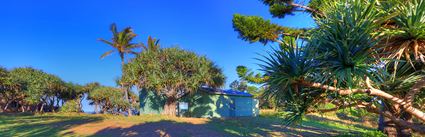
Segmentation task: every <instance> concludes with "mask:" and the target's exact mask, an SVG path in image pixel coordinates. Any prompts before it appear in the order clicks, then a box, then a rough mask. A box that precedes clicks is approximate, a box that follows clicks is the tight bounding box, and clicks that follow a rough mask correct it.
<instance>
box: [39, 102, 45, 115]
mask: <svg viewBox="0 0 425 137" xmlns="http://www.w3.org/2000/svg"><path fill="white" fill-rule="evenodd" d="M43 109H44V103H41V107H40V112H41V113H43Z"/></svg>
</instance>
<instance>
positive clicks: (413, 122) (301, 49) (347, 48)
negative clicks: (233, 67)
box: [234, 0, 425, 136]
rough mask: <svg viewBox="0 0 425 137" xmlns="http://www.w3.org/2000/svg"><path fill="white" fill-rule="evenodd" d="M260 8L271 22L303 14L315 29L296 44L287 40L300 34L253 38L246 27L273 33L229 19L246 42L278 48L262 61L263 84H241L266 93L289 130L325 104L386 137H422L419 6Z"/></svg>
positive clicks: (363, 3)
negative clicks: (371, 120) (353, 111)
mask: <svg viewBox="0 0 425 137" xmlns="http://www.w3.org/2000/svg"><path fill="white" fill-rule="evenodd" d="M264 2H265V4H267V5H269V6H270V11H271V12H272V14H277V15H282V16H277V15H275V17H279V18H282V17H284V16H283V15H287V14H288V13H292V12H295V11H298V10H300V9H305V10H306V11H307V12H311V13H313V14H312V16H313V17H314V19H315V21H316V23H317V27H316V28H312V29H309V30H306V31H302V33H303V34H302V35H301V36H300V37H301V39H297V40H290V39H289V40H288V37H287V36H292V35H291V34H294V35H298V34H297V32H301V30H298V31H294V30H289V29H288V30H287V31H285V30H284V28H285V27H280V26H279V27H269V28H280V29H279V31H276V29H268V27H262V28H259V30H255V29H254V30H252V29H251V28H253V27H249V26H251V25H252V24H258V23H259V22H263V23H264V22H266V23H268V24H269V25H268V26H277V25H276V24H271V23H270V22H268V21H265V20H261V18H259V17H251V16H240V15H236V16H235V18H234V27H235V30H236V31H238V32H239V33H240V36H241V37H242V38H244V39H245V40H248V41H250V42H256V41H260V42H263V43H265V44H266V42H278V43H279V48H275V50H273V51H272V52H271V53H269V55H266V56H264V57H263V59H262V61H263V65H261V68H262V69H261V70H262V71H263V72H264V77H253V75H252V73H251V75H246V77H247V79H249V78H257V79H258V80H259V82H263V83H264V84H266V85H267V86H268V90H267V91H266V92H265V94H266V95H267V97H271V98H273V99H275V101H276V102H277V103H281V104H283V105H282V106H283V108H282V109H283V110H285V111H287V112H289V114H290V115H289V116H288V117H287V118H288V120H289V122H295V121H297V120H300V118H301V117H302V116H303V115H305V114H307V113H309V112H318V111H322V110H317V109H315V107H314V106H316V105H318V104H320V103H332V104H335V105H336V106H337V107H336V109H333V110H338V109H341V108H347V107H357V108H362V109H365V110H367V111H369V112H371V113H376V114H379V115H381V116H382V118H383V119H384V120H383V121H385V122H384V123H383V124H382V128H381V129H382V130H383V131H384V132H385V133H386V134H387V135H389V136H411V131H412V130H413V131H415V132H418V133H422V134H424V133H425V125H424V124H423V123H424V122H425V113H424V112H423V111H424V110H423V109H421V108H422V107H421V106H423V101H422V100H423V98H425V96H424V94H423V92H424V91H423V90H424V89H423V87H424V86H425V82H424V80H425V75H424V73H423V69H424V64H423V54H424V50H423V46H424V45H423V44H424V37H423V34H424V31H425V29H424V28H423V26H424V24H425V2H424V1H422V0H410V1H405V2H403V3H402V2H400V1H392V0H386V1H378V0H343V1H334V0H327V1H323V2H318V1H315V0H313V1H311V2H310V4H309V5H308V7H309V8H314V10H312V9H308V8H305V7H304V8H303V7H300V6H294V5H293V3H294V1H292V0H271V1H266V0H265V1H264ZM279 6H280V7H286V8H280V10H277V9H279V8H277V7H279ZM279 11H281V12H279ZM250 18H259V19H257V20H256V21H254V20H252V19H250ZM244 22H245V23H244ZM246 22H248V23H246ZM248 34H250V35H248ZM266 34H273V35H274V37H264V36H268V35H266ZM262 39H263V40H262ZM300 41H307V42H305V44H302V42H300ZM245 74H250V73H245Z"/></svg>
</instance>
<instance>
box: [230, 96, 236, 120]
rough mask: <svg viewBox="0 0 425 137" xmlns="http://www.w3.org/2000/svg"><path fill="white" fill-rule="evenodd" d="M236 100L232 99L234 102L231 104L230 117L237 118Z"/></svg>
mask: <svg viewBox="0 0 425 137" xmlns="http://www.w3.org/2000/svg"><path fill="white" fill-rule="evenodd" d="M235 102H236V100H235V99H234V98H232V101H231V102H230V117H235V116H236V105H235Z"/></svg>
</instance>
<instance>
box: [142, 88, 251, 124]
mask: <svg viewBox="0 0 425 137" xmlns="http://www.w3.org/2000/svg"><path fill="white" fill-rule="evenodd" d="M165 100H166V99H165V98H164V97H160V96H158V95H156V94H155V93H154V92H146V91H142V92H141V93H140V114H161V113H162V111H163V107H164V104H165ZM180 101H181V102H188V103H189V111H188V113H187V116H190V117H208V118H211V117H216V118H219V117H234V116H256V115H255V106H256V103H255V102H254V99H253V98H252V97H244V96H229V95H217V94H209V93H206V92H202V91H198V92H197V93H195V94H193V95H188V96H186V97H184V98H182V99H181V100H180Z"/></svg>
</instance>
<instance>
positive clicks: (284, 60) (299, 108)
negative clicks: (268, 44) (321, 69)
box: [260, 40, 314, 122]
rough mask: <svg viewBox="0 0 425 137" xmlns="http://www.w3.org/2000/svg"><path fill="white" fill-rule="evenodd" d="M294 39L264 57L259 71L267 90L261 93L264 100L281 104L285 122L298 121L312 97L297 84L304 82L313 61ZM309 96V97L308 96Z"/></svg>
mask: <svg viewBox="0 0 425 137" xmlns="http://www.w3.org/2000/svg"><path fill="white" fill-rule="evenodd" d="M296 42H297V41H296V40H291V41H289V43H285V44H284V45H282V48H280V49H275V50H273V52H271V53H269V55H268V56H264V59H263V60H262V62H263V63H264V64H263V65H260V66H261V70H262V71H263V72H264V73H265V75H266V76H267V77H268V79H267V80H266V81H265V83H266V84H267V85H268V89H267V90H266V91H265V92H264V94H263V96H264V97H265V98H268V99H271V100H275V101H276V102H275V103H278V104H284V105H285V109H287V110H286V111H287V112H290V115H291V117H288V120H289V122H293V121H297V120H300V118H301V116H302V115H303V114H304V112H305V111H306V109H307V108H308V105H310V103H311V102H312V100H313V98H314V95H313V94H312V92H310V91H306V90H305V88H304V87H302V86H301V85H300V84H299V82H300V81H302V80H304V79H305V78H306V76H307V75H308V73H309V71H310V70H311V69H312V68H313V61H312V60H310V59H308V52H305V49H304V48H305V47H304V45H302V44H301V45H297V43H296ZM311 95H313V96H311Z"/></svg>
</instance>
